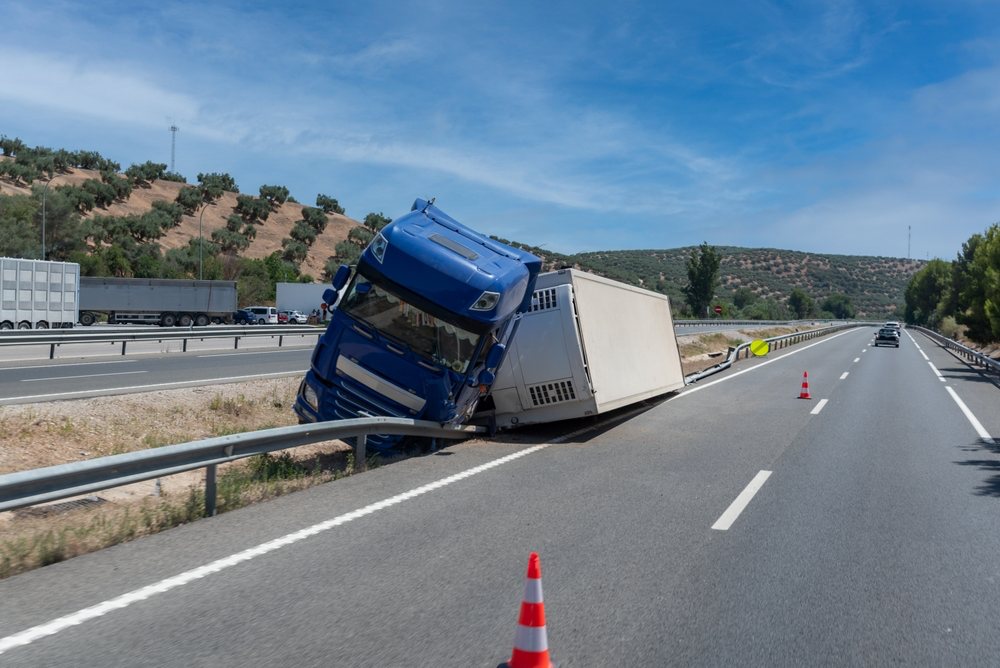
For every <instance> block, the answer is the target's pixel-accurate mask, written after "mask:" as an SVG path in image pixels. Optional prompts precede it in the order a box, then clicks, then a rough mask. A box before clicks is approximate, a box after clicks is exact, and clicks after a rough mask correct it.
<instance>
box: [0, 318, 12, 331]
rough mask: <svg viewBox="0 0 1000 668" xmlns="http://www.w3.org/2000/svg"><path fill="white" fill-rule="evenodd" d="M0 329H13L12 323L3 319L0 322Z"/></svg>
mask: <svg viewBox="0 0 1000 668" xmlns="http://www.w3.org/2000/svg"><path fill="white" fill-rule="evenodd" d="M0 329H14V325H13V324H12V323H9V322H7V321H6V320H4V321H3V322H0Z"/></svg>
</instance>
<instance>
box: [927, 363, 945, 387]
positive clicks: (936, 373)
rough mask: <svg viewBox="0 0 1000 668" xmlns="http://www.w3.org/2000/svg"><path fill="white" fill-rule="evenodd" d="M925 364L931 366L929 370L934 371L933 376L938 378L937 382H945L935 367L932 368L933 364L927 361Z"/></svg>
mask: <svg viewBox="0 0 1000 668" xmlns="http://www.w3.org/2000/svg"><path fill="white" fill-rule="evenodd" d="M927 363H928V364H930V365H931V369H933V370H934V375H936V376H937V377H938V380H940V381H941V382H942V383H944V382H946V381H945V379H944V376H942V375H941V372H940V371H938V369H937V367H936V366H934V362H931V361H928V362H927Z"/></svg>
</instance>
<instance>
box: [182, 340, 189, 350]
mask: <svg viewBox="0 0 1000 668" xmlns="http://www.w3.org/2000/svg"><path fill="white" fill-rule="evenodd" d="M183 343H184V345H183V347H182V348H181V352H182V353H186V352H187V351H188V340H187V339H184V341H183Z"/></svg>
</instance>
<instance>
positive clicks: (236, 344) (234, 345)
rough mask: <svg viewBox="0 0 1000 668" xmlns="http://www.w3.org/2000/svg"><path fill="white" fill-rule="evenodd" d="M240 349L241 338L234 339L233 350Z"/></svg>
mask: <svg viewBox="0 0 1000 668" xmlns="http://www.w3.org/2000/svg"><path fill="white" fill-rule="evenodd" d="M239 349H240V337H238V336H237V337H234V338H233V350H239Z"/></svg>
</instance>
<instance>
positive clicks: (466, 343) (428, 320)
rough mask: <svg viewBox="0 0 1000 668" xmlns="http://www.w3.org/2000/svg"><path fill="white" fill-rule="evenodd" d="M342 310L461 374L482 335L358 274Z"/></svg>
mask: <svg viewBox="0 0 1000 668" xmlns="http://www.w3.org/2000/svg"><path fill="white" fill-rule="evenodd" d="M338 308H339V309H340V310H341V311H343V312H344V313H347V314H349V315H351V316H353V317H355V318H357V319H359V320H363V321H364V322H367V323H368V324H369V325H371V326H372V327H374V328H375V329H377V330H379V331H381V332H384V333H386V334H388V335H389V336H392V337H394V338H396V339H399V340H400V341H402V342H403V343H405V344H406V345H407V346H409V348H410V350H412V351H413V352H415V353H416V354H418V355H420V356H422V357H426V358H427V359H429V360H432V361H434V362H436V363H437V364H440V365H441V366H444V367H447V368H449V369H451V370H452V371H457V372H458V373H465V372H466V371H467V370H468V368H469V363H470V360H471V359H472V355H473V353H475V352H476V344H477V343H479V335H478V334H473V333H472V332H467V331H465V330H464V329H462V328H461V327H456V326H455V325H452V324H451V323H449V322H446V321H444V320H442V319H440V318H437V317H435V316H433V315H431V314H429V313H427V312H425V311H422V310H420V309H419V308H417V307H416V306H413V305H411V304H407V303H406V302H404V301H403V300H402V299H400V298H399V297H397V296H396V295H394V294H392V293H390V292H388V291H386V290H385V289H383V288H381V287H379V286H378V285H375V284H374V283H372V282H370V281H369V280H368V279H366V278H365V277H364V276H362V275H361V274H355V276H354V280H353V281H352V282H351V288H350V290H348V291H347V296H345V297H344V299H343V301H342V302H341V303H340V305H339V306H338Z"/></svg>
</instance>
